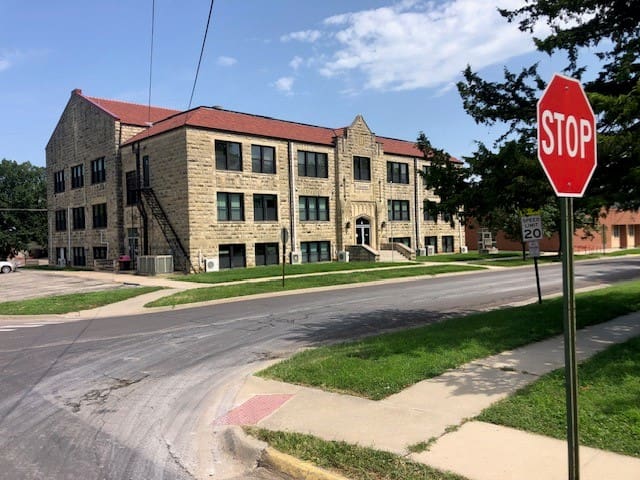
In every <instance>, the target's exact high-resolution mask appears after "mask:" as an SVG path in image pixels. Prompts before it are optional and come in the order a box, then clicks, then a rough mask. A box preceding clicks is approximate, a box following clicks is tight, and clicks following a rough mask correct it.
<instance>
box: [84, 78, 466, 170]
mask: <svg viewBox="0 0 640 480" xmlns="http://www.w3.org/2000/svg"><path fill="white" fill-rule="evenodd" d="M72 93H73V94H74V95H79V96H81V97H82V98H83V99H85V100H86V101H88V102H90V103H92V104H93V105H95V106H97V107H98V108H100V109H101V110H103V111H104V112H106V113H107V114H109V115H111V116H112V117H113V118H115V119H117V120H119V121H120V122H122V123H124V124H127V125H135V126H141V127H149V128H147V129H146V130H144V131H142V132H140V133H139V134H137V135H135V136H133V137H132V138H130V139H129V140H127V141H126V142H124V144H123V145H128V144H132V143H134V142H137V141H140V140H143V139H145V138H149V137H153V136H155V135H159V134H161V133H164V132H168V131H170V130H174V129H176V128H180V127H184V126H190V127H196V128H204V129H210V130H218V131H222V132H229V133H242V134H246V135H255V136H260V137H270V138H278V139H281V140H292V141H296V142H303V143H311V144H316V145H327V146H333V145H334V141H335V138H336V137H338V136H342V135H344V134H345V131H346V127H343V128H337V129H334V128H328V127H320V126H317V125H308V124H304V123H297V122H291V121H287V120H279V119H276V118H271V117H265V116H261V115H253V114H248V113H242V112H234V111H232V110H224V109H222V108H218V107H197V108H194V109H192V110H187V111H184V112H181V111H179V110H172V109H169V108H161V107H153V106H152V107H151V108H149V106H147V105H140V104H136V103H129V102H121V101H117V100H108V99H104V98H96V97H88V96H86V95H83V94H82V90H79V89H76V90H74V91H73V92H72ZM149 119H150V121H151V125H150V123H149ZM376 139H377V141H378V142H380V143H381V144H382V148H383V150H384V151H385V153H389V154H393V155H400V156H407V157H417V158H422V156H423V155H422V152H421V151H420V150H419V149H418V148H417V147H416V144H415V143H414V142H409V141H407V140H399V139H395V138H387V137H380V136H376ZM451 160H452V161H455V162H459V160H457V159H455V158H452V159H451Z"/></svg>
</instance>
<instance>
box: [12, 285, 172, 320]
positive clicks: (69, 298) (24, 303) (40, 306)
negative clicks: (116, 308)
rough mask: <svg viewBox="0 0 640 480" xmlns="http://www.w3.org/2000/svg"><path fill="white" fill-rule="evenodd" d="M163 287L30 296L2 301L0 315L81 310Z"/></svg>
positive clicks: (60, 312)
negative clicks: (39, 296)
mask: <svg viewBox="0 0 640 480" xmlns="http://www.w3.org/2000/svg"><path fill="white" fill-rule="evenodd" d="M161 289H162V287H120V288H115V289H110V290H102V291H99V292H88V293H72V294H68V295H58V296H52V297H41V298H29V299H26V300H17V301H11V302H2V303H0V315H44V314H62V313H69V312H79V311H81V310H89V309H92V308H97V307H102V306H104V305H109V304H111V303H116V302H120V301H122V300H127V299H129V298H132V297H137V296H138V295H143V294H145V293H150V292H155V291H156V290H161Z"/></svg>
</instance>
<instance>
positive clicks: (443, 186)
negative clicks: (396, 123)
mask: <svg viewBox="0 0 640 480" xmlns="http://www.w3.org/2000/svg"><path fill="white" fill-rule="evenodd" d="M416 146H417V147H418V149H419V150H420V151H421V152H422V154H423V156H424V158H425V159H427V160H429V162H430V166H429V167H427V169H426V170H425V171H422V172H420V174H421V175H422V177H423V179H424V184H425V187H426V188H428V189H430V190H432V191H433V193H434V194H435V195H437V196H438V197H439V199H440V201H439V202H435V201H428V202H427V203H428V206H427V208H428V209H429V213H431V214H432V215H433V216H435V215H437V214H439V213H441V214H444V215H446V216H449V217H450V218H451V219H452V221H453V219H454V218H456V217H461V218H463V217H464V212H463V208H464V205H465V204H466V202H465V200H466V192H467V189H468V185H469V183H468V178H467V177H468V171H466V170H465V169H463V168H461V165H460V164H459V163H457V162H452V161H451V159H452V157H451V155H449V154H448V153H447V152H445V151H444V150H440V149H437V148H434V147H433V146H432V145H431V142H430V141H429V139H428V138H427V137H426V135H425V134H424V133H423V132H420V135H419V136H418V140H417V142H416Z"/></svg>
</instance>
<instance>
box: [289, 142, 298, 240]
mask: <svg viewBox="0 0 640 480" xmlns="http://www.w3.org/2000/svg"><path fill="white" fill-rule="evenodd" d="M287 153H288V155H289V209H290V210H289V218H290V222H291V224H290V233H291V235H290V239H291V247H290V248H291V253H294V252H297V251H298V231H297V224H298V222H297V202H296V176H295V167H294V165H295V164H296V163H295V162H294V158H293V143H292V142H291V141H289V142H287Z"/></svg>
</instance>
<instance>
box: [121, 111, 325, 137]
mask: <svg viewBox="0 0 640 480" xmlns="http://www.w3.org/2000/svg"><path fill="white" fill-rule="evenodd" d="M182 126H190V127H199V128H206V129H211V130H219V131H223V132H230V133H243V134H248V135H256V136H261V137H271V138H279V139H283V140H294V141H297V142H305V143H314V144H318V145H328V146H331V145H333V139H334V137H335V136H336V131H335V130H333V129H332V128H326V127H318V126H315V125H307V124H304V123H296V122H289V121H286V120H278V119H275V118H271V117H263V116H260V115H251V114H248V113H240V112H234V111H231V110H223V109H221V108H211V107H198V108H195V109H193V110H188V111H186V112H182V113H179V114H177V115H174V116H172V117H169V118H167V119H165V120H162V121H159V122H157V123H156V124H154V125H153V126H152V127H150V128H149V129H147V130H145V131H144V132H140V133H139V134H138V135H136V136H134V137H133V138H131V139H129V140H127V142H125V145H126V144H129V143H133V142H137V141H139V140H142V139H144V138H148V137H151V136H154V135H158V134H160V133H163V132H167V131H169V130H173V129H175V128H179V127H182Z"/></svg>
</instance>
